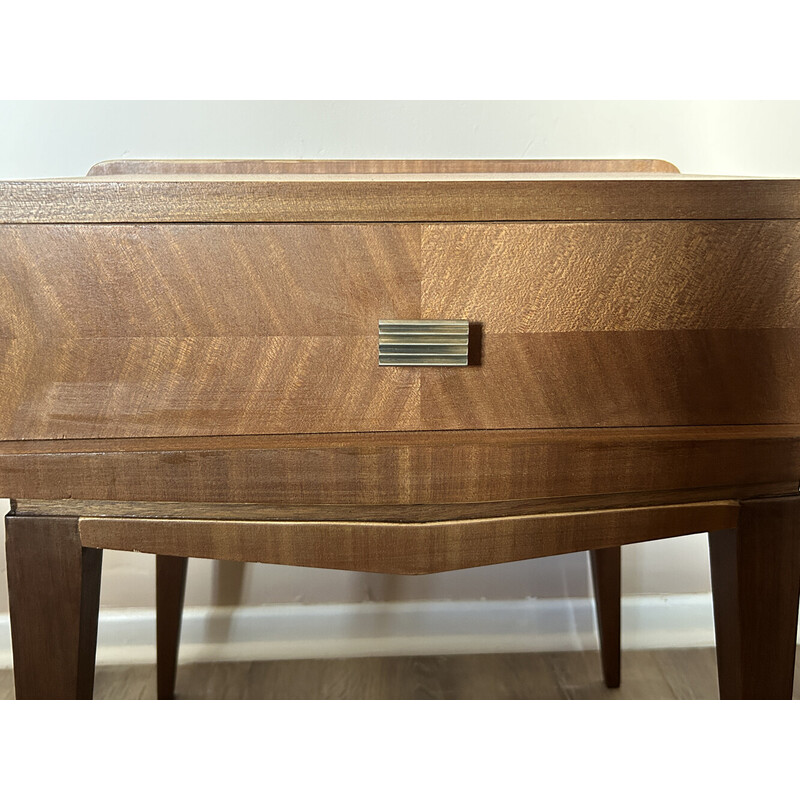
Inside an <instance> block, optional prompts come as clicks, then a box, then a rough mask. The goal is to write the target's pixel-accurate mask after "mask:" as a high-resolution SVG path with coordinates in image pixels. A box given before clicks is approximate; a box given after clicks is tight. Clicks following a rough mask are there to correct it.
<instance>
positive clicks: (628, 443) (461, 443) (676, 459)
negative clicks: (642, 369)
mask: <svg viewBox="0 0 800 800" xmlns="http://www.w3.org/2000/svg"><path fill="white" fill-rule="evenodd" d="M798 474H800V428H798V426H780V425H775V426H760V427H723V426H719V427H712V428H702V427H696V428H691V427H690V428H647V429H588V430H587V429H583V430H550V431H448V432H437V433H414V432H409V433H389V434H358V435H356V434H318V435H305V436H263V437H222V438H209V439H203V438H188V437H187V438H183V439H182V438H173V439H138V440H108V439H106V440H84V441H82V442H76V441H71V442H69V441H44V442H42V441H38V442H34V441H32V442H5V443H0V494H1V495H2V496H5V497H28V498H39V499H61V498H75V499H84V500H131V501H168V502H169V501H173V502H200V503H215V502H219V503H264V504H276V505H278V504H290V505H318V504H327V503H333V504H345V505H347V504H350V505H361V504H366V505H392V504H414V505H416V504H442V503H463V502H465V501H468V502H471V503H481V502H502V501H513V500H520V499H529V498H540V499H544V498H553V497H557V498H564V497H579V496H589V495H608V494H616V493H627V492H660V491H666V492H675V491H679V490H682V489H689V490H694V489H702V488H710V487H737V486H738V487H752V486H761V485H764V484H770V483H776V484H777V483H784V482H785V483H787V484H792V485H793V486H794V488H795V489H796V487H797V480H798ZM755 493H762V492H760V491H756V492H755ZM764 493H769V492H764ZM732 496H734V495H732Z"/></svg>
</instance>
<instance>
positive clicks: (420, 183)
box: [0, 173, 800, 224]
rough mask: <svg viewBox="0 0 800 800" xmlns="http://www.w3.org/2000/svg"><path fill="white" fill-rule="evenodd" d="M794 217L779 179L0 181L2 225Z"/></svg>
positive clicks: (788, 183) (518, 176) (793, 187)
mask: <svg viewBox="0 0 800 800" xmlns="http://www.w3.org/2000/svg"><path fill="white" fill-rule="evenodd" d="M798 218H800V181H798V180H795V179H785V178H769V179H765V178H713V177H700V176H686V175H680V174H660V175H658V174H655V173H651V174H644V173H639V174H634V173H617V174H615V175H610V174H605V175H604V174H601V173H572V174H569V173H561V174H558V175H554V174H552V173H550V174H547V173H542V174H533V173H527V174H523V173H504V174H502V175H500V176H499V177H498V176H497V175H494V174H489V173H486V174H481V173H475V174H471V175H470V174H466V175H465V174H439V175H434V176H431V175H409V174H386V175H269V176H263V175H233V176H230V175H203V176H199V177H198V176H191V175H169V176H168V175H135V176H126V175H116V176H105V177H96V178H75V179H58V180H45V181H3V182H0V224H3V223H6V224H8V223H90V222H100V223H115V222H116V223H119V222H150V223H158V222H443V221H456V222H463V221H476V222H481V221H497V222H502V221H509V220H522V221H525V220H530V221H536V220H543V221H548V220H584V221H588V220H670V219H672V220H692V219H696V220H718V219H756V220H757V219H798Z"/></svg>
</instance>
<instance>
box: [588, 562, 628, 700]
mask: <svg viewBox="0 0 800 800" xmlns="http://www.w3.org/2000/svg"><path fill="white" fill-rule="evenodd" d="M621 554H622V548H620V547H605V548H603V549H602V550H591V551H590V552H589V557H590V559H591V562H592V581H593V583H594V605H595V611H596V613H597V629H598V631H599V634H600V660H601V661H602V663H603V678H604V680H605V682H606V686H608V687H609V689H616V688H617V687H618V686H619V663H620V646H621V645H620V604H621V583H620V573H621V569H620V566H621Z"/></svg>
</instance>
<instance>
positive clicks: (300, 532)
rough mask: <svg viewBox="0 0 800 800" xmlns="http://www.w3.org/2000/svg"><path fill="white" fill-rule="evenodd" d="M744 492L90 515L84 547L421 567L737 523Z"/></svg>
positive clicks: (373, 568) (353, 566) (385, 568)
mask: <svg viewBox="0 0 800 800" xmlns="http://www.w3.org/2000/svg"><path fill="white" fill-rule="evenodd" d="M738 513H739V504H738V503H736V502H732V501H730V502H718V503H702V504H693V505H688V504H687V505H675V506H650V507H648V508H643V509H636V508H633V509H630V508H628V509H613V510H603V511H581V512H572V513H555V514H541V515H532V516H524V517H501V518H494V519H481V520H458V521H448V522H425V523H386V522H384V523H379V522H334V521H327V522H286V521H284V522H273V521H268V522H242V521H231V520H207V519H206V520H181V519H155V520H148V519H136V518H131V517H126V518H119V517H82V518H79V520H78V530H79V531H80V536H81V542H82V543H83V545H84V547H93V548H100V549H102V548H112V549H115V550H133V551H136V552H142V553H157V554H161V555H172V556H190V557H196V558H216V559H222V560H225V561H247V562H263V563H273V564H290V565H295V566H304V567H327V568H330V569H346V570H359V571H364V572H381V573H390V574H403V575H418V574H428V573H434V572H443V571H447V570H453V569H464V568H467V567H476V566H482V565H485V564H500V563H504V562H508V561H519V560H522V559H527V558H538V557H541V556H549V555H556V554H558V553H570V552H575V551H579V550H592V549H596V548H603V547H616V546H618V545H620V544H628V543H631V542H641V541H647V540H651V539H661V538H667V537H672V536H678V535H681V534H684V533H695V532H698V531H705V530H716V529H719V528H729V527H734V526H735V525H736V520H737V517H738Z"/></svg>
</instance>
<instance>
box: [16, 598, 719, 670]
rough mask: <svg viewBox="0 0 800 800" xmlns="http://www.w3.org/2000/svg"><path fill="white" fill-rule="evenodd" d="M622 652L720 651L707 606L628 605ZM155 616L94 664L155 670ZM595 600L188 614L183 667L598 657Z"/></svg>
mask: <svg viewBox="0 0 800 800" xmlns="http://www.w3.org/2000/svg"><path fill="white" fill-rule="evenodd" d="M622 632H623V633H622V646H623V648H624V649H631V650H639V649H651V648H653V649H660V648H671V647H704V646H711V645H713V643H714V630H713V621H712V609H711V596H710V595H709V594H699V595H691V594H690V595H657V596H656V595H652V596H640V597H626V598H624V599H623V606H622ZM155 640H156V636H155V612H154V611H153V610H152V609H146V610H137V609H133V610H113V609H109V610H104V611H101V613H100V625H99V632H98V643H97V645H98V646H97V663H98V664H135V663H155V657H156V649H155ZM596 649H597V634H596V627H595V621H594V605H593V602H592V600H590V599H589V598H577V599H570V598H557V599H526V600H492V601H479V600H476V601H474V600H470V601H435V602H413V603H358V604H347V605H271V606H258V607H247V608H187V609H186V612H185V614H184V618H183V630H182V634H181V651H180V660H181V661H182V662H184V663H190V662H201V661H239V660H272V659H287V658H341V657H346V656H386V655H434V654H436V655H444V654H451V653H503V652H536V651H538V652H563V651H569V650H596ZM10 664H11V641H10V634H9V626H8V615H7V614H6V615H0V667H6V668H7V667H8V666H10Z"/></svg>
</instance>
